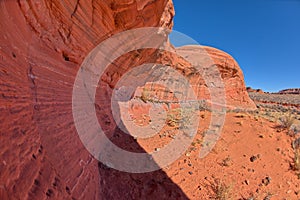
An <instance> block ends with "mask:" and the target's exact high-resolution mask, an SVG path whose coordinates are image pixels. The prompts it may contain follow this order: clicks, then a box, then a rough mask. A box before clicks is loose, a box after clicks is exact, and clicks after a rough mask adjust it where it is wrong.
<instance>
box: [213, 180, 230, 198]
mask: <svg viewBox="0 0 300 200" xmlns="http://www.w3.org/2000/svg"><path fill="white" fill-rule="evenodd" d="M211 189H212V191H213V192H214V196H213V198H214V199H216V200H231V199H233V194H232V190H233V187H232V184H230V185H228V184H226V183H225V182H223V181H221V180H220V179H215V180H214V182H213V183H212V185H211Z"/></svg>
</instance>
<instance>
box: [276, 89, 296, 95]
mask: <svg viewBox="0 0 300 200" xmlns="http://www.w3.org/2000/svg"><path fill="white" fill-rule="evenodd" d="M278 94H300V88H292V89H285V90H280V91H279V92H278Z"/></svg>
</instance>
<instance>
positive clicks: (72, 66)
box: [0, 0, 185, 199]
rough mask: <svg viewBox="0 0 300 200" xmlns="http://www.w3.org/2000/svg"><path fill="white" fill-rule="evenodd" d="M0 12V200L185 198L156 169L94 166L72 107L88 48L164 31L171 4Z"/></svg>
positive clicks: (44, 4)
mask: <svg viewBox="0 0 300 200" xmlns="http://www.w3.org/2000/svg"><path fill="white" fill-rule="evenodd" d="M0 13H1V14H0V18H1V20H0V32H1V34H0V35H1V36H0V43H1V49H0V63H1V67H0V84H1V87H0V94H1V95H0V113H1V115H0V121H1V129H0V134H1V142H0V148H1V153H0V157H1V161H0V171H1V174H0V199H46V198H49V197H52V198H53V199H71V198H73V199H102V198H103V199H105V198H109V197H113V198H115V199H123V198H127V199H132V198H145V196H147V195H148V196H153V197H155V196H157V197H159V195H160V194H165V197H164V198H167V197H169V198H182V199H184V198H185V195H184V194H183V193H182V191H181V190H180V188H178V187H177V186H176V185H175V184H173V183H172V182H171V181H170V180H169V179H168V177H167V176H166V175H165V174H164V173H163V172H162V171H158V172H155V173H153V174H151V173H150V174H149V175H144V176H143V175H140V177H139V176H137V175H130V174H129V175H128V174H126V173H121V172H117V171H114V170H109V169H106V168H104V167H102V166H101V164H98V162H97V160H95V159H94V158H93V157H92V156H91V155H90V154H89V153H88V152H87V150H86V149H85V148H84V146H83V145H82V143H81V142H80V140H79V138H78V135H77V133H76V129H75V127H74V123H73V117H72V102H71V101H72V87H73V82H74V79H75V76H76V73H77V71H78V69H79V64H80V63H81V62H82V60H83V58H84V57H85V56H86V55H87V53H88V52H89V51H90V50H91V49H92V48H94V47H95V46H96V45H97V44H98V43H99V42H100V41H102V40H104V39H105V38H108V37H109V36H111V35H112V34H114V33H117V32H120V31H123V30H126V29H130V28H134V27H144V26H165V27H169V28H171V27H172V23H173V21H172V18H173V15H174V11H173V6H172V2H171V1H168V0H158V1H149V0H136V1H134V0H133V1H132V0H104V1H93V0H92V1H89V0H80V1H46V0H44V1H42V0H41V1H1V2H0ZM145 57H151V54H145ZM155 179H157V180H155ZM135 180H136V181H135ZM112 186H113V187H112ZM155 188H161V189H156V190H155Z"/></svg>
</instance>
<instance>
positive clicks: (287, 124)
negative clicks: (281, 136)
mask: <svg viewBox="0 0 300 200" xmlns="http://www.w3.org/2000/svg"><path fill="white" fill-rule="evenodd" d="M294 121H295V118H294V116H293V114H292V113H291V112H289V113H288V114H286V115H285V116H283V117H280V118H279V122H280V125H281V126H282V128H285V129H287V130H289V129H290V128H291V126H292V125H293V124H294Z"/></svg>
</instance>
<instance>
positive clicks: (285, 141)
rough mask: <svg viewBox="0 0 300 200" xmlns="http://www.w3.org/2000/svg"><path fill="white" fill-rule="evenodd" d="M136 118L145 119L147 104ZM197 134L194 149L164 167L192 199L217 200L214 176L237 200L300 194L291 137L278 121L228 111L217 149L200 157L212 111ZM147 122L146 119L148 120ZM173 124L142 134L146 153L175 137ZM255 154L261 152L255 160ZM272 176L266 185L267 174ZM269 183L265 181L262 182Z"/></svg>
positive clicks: (139, 140) (287, 196)
mask: <svg viewBox="0 0 300 200" xmlns="http://www.w3.org/2000/svg"><path fill="white" fill-rule="evenodd" d="M132 113H133V114H134V118H135V121H136V122H139V123H141V122H142V121H143V120H145V119H146V118H145V114H146V115H147V113H145V109H144V108H140V109H139V108H138V107H135V109H134V110H133V111H132ZM200 115H201V117H202V119H201V123H200V126H199V130H198V134H197V135H196V137H195V139H194V143H193V144H192V145H191V147H190V149H189V150H188V151H187V152H186V153H185V154H184V155H182V156H181V157H180V159H179V160H177V161H176V162H174V163H173V164H172V165H170V166H168V167H166V168H164V169H163V171H165V172H166V174H167V175H168V176H169V177H170V179H171V180H172V181H173V182H174V183H176V184H178V186H179V187H180V188H181V189H182V190H183V192H184V193H185V194H186V195H187V196H188V197H189V198H190V199H210V198H212V199H214V197H215V193H214V192H213V190H212V186H213V185H214V181H216V180H221V181H222V182H224V183H225V184H226V185H228V186H230V188H231V189H230V191H231V193H232V195H233V199H250V198H251V197H253V198H255V199H264V198H266V199H267V198H268V197H269V198H270V199H300V193H299V192H300V187H299V184H300V180H299V179H298V177H297V175H296V173H295V172H294V171H293V170H291V167H290V164H291V163H292V158H293V156H294V155H293V149H292V147H291V142H292V139H293V138H291V137H290V136H287V134H286V132H285V131H280V130H278V129H276V126H277V124H275V123H271V122H269V121H267V120H265V119H262V118H257V117H254V116H253V115H250V114H241V113H228V114H227V115H226V121H225V124H224V127H223V130H222V133H221V138H220V139H219V140H218V142H217V143H216V146H215V147H214V149H213V151H212V152H210V153H209V154H208V156H206V157H205V158H203V159H200V158H199V151H200V149H201V139H202V134H201V133H203V132H204V131H205V130H207V128H208V124H209V120H210V114H209V112H207V111H205V112H204V111H202V112H201V113H200ZM145 124H147V123H145ZM172 129H173V130H174V128H171V127H165V128H164V129H163V130H162V131H161V132H160V134H158V135H157V136H155V137H152V138H149V139H138V143H139V144H140V145H141V147H142V148H144V149H145V150H146V151H147V152H153V151H154V150H155V148H158V147H163V145H164V144H167V143H168V142H169V141H170V140H171V136H170V135H169V133H170V131H171V132H172ZM252 156H256V157H258V158H257V159H256V160H255V161H254V162H251V161H250V158H251V157H252ZM267 177H269V178H270V183H269V184H267V183H266V181H263V179H266V178H267ZM264 183H266V184H264Z"/></svg>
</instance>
